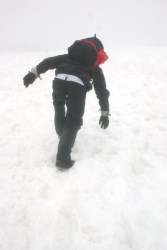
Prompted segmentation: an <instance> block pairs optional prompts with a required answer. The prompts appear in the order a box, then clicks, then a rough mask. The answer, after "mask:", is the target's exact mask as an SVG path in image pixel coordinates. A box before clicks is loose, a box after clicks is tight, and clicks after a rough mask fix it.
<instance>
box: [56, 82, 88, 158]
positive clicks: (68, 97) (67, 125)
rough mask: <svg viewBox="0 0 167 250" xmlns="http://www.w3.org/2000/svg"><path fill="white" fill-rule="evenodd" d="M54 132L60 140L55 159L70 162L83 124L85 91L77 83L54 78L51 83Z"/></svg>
mask: <svg viewBox="0 0 167 250" xmlns="http://www.w3.org/2000/svg"><path fill="white" fill-rule="evenodd" d="M52 96H53V105H54V109H55V119H54V122H55V130H56V132H57V134H58V136H59V138H60V141H59V145H58V152H57V159H59V160H62V161H64V162H68V161H71V150H72V147H73V145H74V143H75V139H76V136H77V132H78V130H79V129H80V128H81V126H82V124H83V120H82V117H83V114H84V110H85V99H86V90H85V87H84V86H82V85H80V84H79V83H75V82H69V81H65V80H61V79H57V78H55V80H54V81H53V94H52Z"/></svg>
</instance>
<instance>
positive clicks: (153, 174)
mask: <svg viewBox="0 0 167 250" xmlns="http://www.w3.org/2000/svg"><path fill="white" fill-rule="evenodd" d="M63 53H64V52H63ZM57 54H58V53H57V52H54V51H49V52H11V53H10V52H0V101H1V104H0V118H1V122H0V123H1V125H0V152H1V155H0V249H1V250H53V249H54V250H67V249H68V250H166V249H167V237H166V234H167V48H166V47H156V48H151V47H150V48H113V49H111V51H110V53H109V54H110V60H109V61H108V62H107V63H106V64H105V65H103V70H104V73H105V75H106V81H107V86H108V89H109V91H110V113H111V116H110V125H109V128H108V129H106V130H102V129H101V128H100V127H99V125H98V119H99V117H100V111H99V105H98V100H97V99H96V96H95V93H94V91H91V92H89V93H88V95H87V102H86V109H85V115H84V125H83V127H82V129H81V130H80V131H79V134H78V137H77V140H76V144H75V146H74V148H73V153H72V156H73V158H74V159H75V160H76V163H75V166H74V167H73V168H72V169H70V170H69V171H66V172H61V171H59V170H57V169H56V167H55V157H56V151H57V144H58V137H57V135H56V133H55V130H54V123H53V119H54V110H53V105H52V79H53V78H54V71H48V72H47V73H45V74H43V75H42V81H41V80H36V82H35V83H34V84H33V85H31V86H29V88H28V89H26V88H25V87H24V86H23V81H22V78H23V76H24V75H25V74H26V73H27V72H28V70H30V69H31V68H32V67H33V66H36V65H37V64H38V63H39V62H40V61H42V60H43V59H44V58H46V57H49V56H54V55H57Z"/></svg>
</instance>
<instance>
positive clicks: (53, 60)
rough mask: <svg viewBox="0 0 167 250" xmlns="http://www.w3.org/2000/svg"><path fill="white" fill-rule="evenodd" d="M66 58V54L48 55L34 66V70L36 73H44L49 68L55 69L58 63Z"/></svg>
mask: <svg viewBox="0 0 167 250" xmlns="http://www.w3.org/2000/svg"><path fill="white" fill-rule="evenodd" d="M66 58H67V55H66V54H65V55H59V56H54V57H48V58H46V59H44V60H43V61H42V62H41V63H39V64H38V65H37V66H36V70H37V72H38V75H40V74H41V73H45V72H46V71H48V70H49V69H56V68H57V67H58V65H59V64H60V63H62V62H64V61H65V60H66Z"/></svg>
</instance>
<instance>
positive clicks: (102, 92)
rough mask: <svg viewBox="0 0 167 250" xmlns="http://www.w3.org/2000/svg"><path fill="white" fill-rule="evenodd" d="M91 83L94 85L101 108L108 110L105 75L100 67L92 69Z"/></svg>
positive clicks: (108, 93)
mask: <svg viewBox="0 0 167 250" xmlns="http://www.w3.org/2000/svg"><path fill="white" fill-rule="evenodd" d="M93 85H94V89H95V93H96V96H97V98H98V100H99V105H100V108H101V110H103V111H109V95H110V92H109V91H108V90H107V88H106V81H105V77H104V74H103V71H102V69H101V68H100V67H97V68H95V69H94V72H93Z"/></svg>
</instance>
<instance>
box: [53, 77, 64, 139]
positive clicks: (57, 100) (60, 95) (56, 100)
mask: <svg viewBox="0 0 167 250" xmlns="http://www.w3.org/2000/svg"><path fill="white" fill-rule="evenodd" d="M52 97H53V105H54V110H55V117H54V124H55V130H56V133H57V134H58V136H59V137H60V136H61V134H62V131H63V127H64V122H65V101H66V90H65V83H64V81H63V80H60V79H55V80H54V81H53V93H52Z"/></svg>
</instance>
